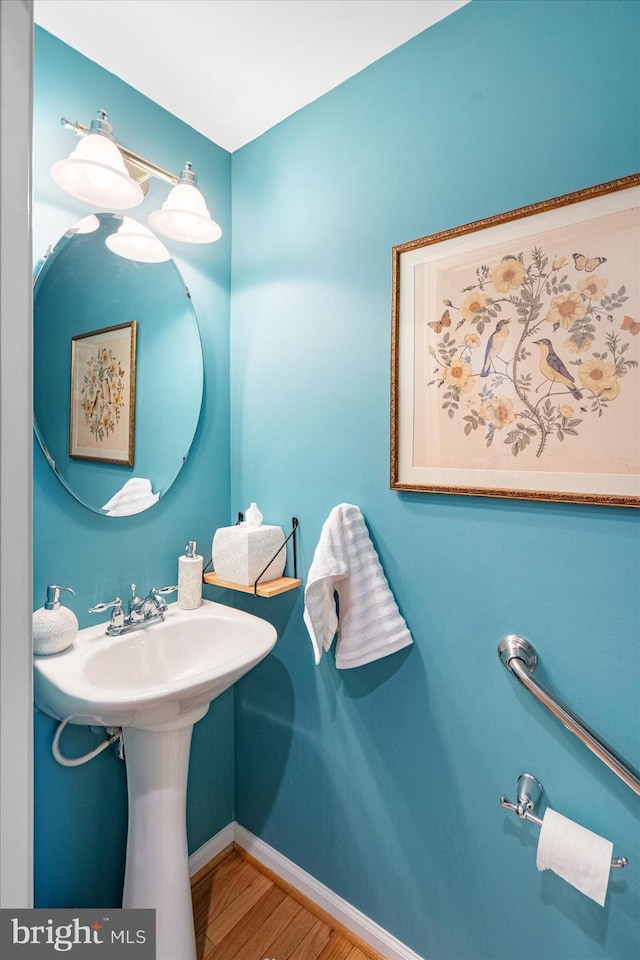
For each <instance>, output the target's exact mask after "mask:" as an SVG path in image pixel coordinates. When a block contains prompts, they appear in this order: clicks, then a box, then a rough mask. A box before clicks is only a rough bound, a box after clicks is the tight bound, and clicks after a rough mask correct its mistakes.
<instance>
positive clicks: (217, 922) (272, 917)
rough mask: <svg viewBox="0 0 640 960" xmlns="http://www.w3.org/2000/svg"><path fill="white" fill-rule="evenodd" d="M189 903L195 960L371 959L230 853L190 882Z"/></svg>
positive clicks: (371, 955)
mask: <svg viewBox="0 0 640 960" xmlns="http://www.w3.org/2000/svg"><path fill="white" fill-rule="evenodd" d="M292 893H293V894H294V895H293V896H292V895H291V894H292ZM192 900H193V914H194V921H195V930H196V942H197V951H198V960H377V954H375V953H374V952H370V951H369V950H368V949H367V948H366V947H365V948H364V949H362V947H363V945H362V944H359V945H356V943H355V941H354V940H351V939H350V938H349V937H348V936H346V935H345V932H344V931H341V930H338V929H335V928H334V927H333V926H332V924H331V920H330V918H328V917H326V915H319V914H317V913H315V912H314V911H313V910H312V909H308V906H312V905H310V904H307V905H305V903H304V898H302V902H301V901H299V900H297V899H295V891H292V890H291V889H290V888H288V889H287V888H285V885H282V886H281V885H280V884H279V883H278V882H277V879H276V878H274V877H273V876H272V875H268V874H267V873H263V872H262V871H261V870H260V869H258V867H257V866H256V865H255V864H254V863H252V862H250V861H249V860H248V859H246V858H245V857H244V856H242V855H241V854H240V853H239V852H238V851H236V850H230V851H229V853H228V855H225V856H224V857H223V858H222V859H219V860H218V861H217V862H216V863H215V864H214V865H213V867H212V868H211V869H210V870H209V871H208V872H207V871H206V870H205V871H202V872H201V873H200V874H198V876H196V877H195V878H194V880H193V882H192Z"/></svg>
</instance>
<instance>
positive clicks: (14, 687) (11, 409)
mask: <svg viewBox="0 0 640 960" xmlns="http://www.w3.org/2000/svg"><path fill="white" fill-rule="evenodd" d="M32 68H33V3H32V0H0V906H2V907H7V908H12V907H31V906H33V776H32V767H33V693H32V679H31V678H32V661H31V610H32V571H31V556H32V546H31V544H32V522H31V494H32V450H33V426H32V413H31V389H32V372H31V371H32V359H31V357H32V252H31V127H32V110H33V107H32V96H33V84H32V74H33V71H32Z"/></svg>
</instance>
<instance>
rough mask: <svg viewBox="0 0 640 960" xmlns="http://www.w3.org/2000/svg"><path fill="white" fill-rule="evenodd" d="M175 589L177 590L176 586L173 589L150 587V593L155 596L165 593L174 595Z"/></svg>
mask: <svg viewBox="0 0 640 960" xmlns="http://www.w3.org/2000/svg"><path fill="white" fill-rule="evenodd" d="M177 589H178V587H177V585H176V586H175V587H152V588H151V593H155V594H157V595H161V594H165V593H175V592H176V590H177Z"/></svg>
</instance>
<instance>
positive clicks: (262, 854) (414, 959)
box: [189, 821, 422, 960]
mask: <svg viewBox="0 0 640 960" xmlns="http://www.w3.org/2000/svg"><path fill="white" fill-rule="evenodd" d="M232 842H235V843H237V844H238V846H240V847H242V849H243V850H246V852H247V853H249V854H250V855H251V856H252V857H254V858H255V859H256V860H257V861H258V862H259V863H261V864H262V865H263V866H264V867H266V868H267V869H268V870H271V871H272V872H273V873H275V874H276V876H278V877H280V879H281V880H284V881H285V883H288V884H290V885H291V886H292V887H294V888H295V889H296V890H297V891H298V892H299V893H301V894H302V895H303V896H305V897H306V898H307V899H308V900H310V901H311V902H312V903H314V904H315V905H316V906H317V907H319V908H320V909H321V910H324V912H325V913H328V914H329V916H331V917H333V919H334V920H336V922H337V923H339V924H341V925H342V926H343V927H346V929H347V930H349V931H350V932H351V933H352V934H353V935H354V936H355V937H358V938H359V939H360V940H362V941H363V942H364V943H367V944H369V946H370V947H371V948H372V949H373V950H375V951H376V952H377V953H379V954H381V955H382V956H383V957H386V958H387V960H422V958H421V957H420V956H418V954H417V953H414V951H413V950H411V949H410V947H407V946H406V945H405V944H404V943H401V941H400V940H397V939H396V938H395V937H394V936H392V935H391V934H390V933H388V932H387V931H386V930H384V929H383V928H382V927H380V926H379V925H378V924H377V923H375V922H374V921H373V920H370V919H369V917H367V916H365V915H364V913H361V912H360V911H359V910H357V909H356V908H355V907H353V906H352V905H351V904H350V903H348V902H347V901H346V900H343V899H342V897H339V896H338V894H337V893H334V892H333V890H330V889H329V887H325V885H324V884H322V883H320V881H319V880H316V878H315V877H312V876H311V874H310V873H307V872H306V871H305V870H303V869H302V868H301V867H299V866H297V864H295V863H293V862H292V861H291V860H288V859H287V857H285V856H283V855H282V854H281V853H278V851H277V850H275V849H274V848H273V847H271V846H269V844H268V843H265V842H264V840H261V839H260V838H259V837H256V836H255V834H253V833H251V832H250V831H249V830H246V829H245V828H244V827H242V826H240V824H239V823H236V822H235V821H234V822H233V823H230V824H229V825H228V826H227V827H225V828H224V829H223V830H221V831H220V833H217V834H216V835H215V837H212V839H211V840H209V841H208V843H206V844H204V845H203V846H202V847H200V849H199V850H196V852H195V853H194V854H193V855H192V856H191V857H190V858H189V869H190V872H191V875H192V876H193V874H195V873H197V872H198V870H201V869H202V867H203V866H206V864H207V862H208V861H209V860H212V859H213V858H214V857H215V856H217V854H218V853H221V852H222V850H224V849H225V847H227V846H228V845H229V844H230V843H232Z"/></svg>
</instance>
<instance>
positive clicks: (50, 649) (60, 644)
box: [33, 583, 78, 656]
mask: <svg viewBox="0 0 640 960" xmlns="http://www.w3.org/2000/svg"><path fill="white" fill-rule="evenodd" d="M61 590H68V591H69V593H72V594H73V595H74V596H75V591H74V590H72V589H71V587H61V586H59V584H57V583H50V584H49V586H48V587H47V599H46V601H45V604H44V607H40V609H39V610H36V612H35V613H34V614H33V652H34V653H35V654H37V655H39V656H41V655H44V654H49V653H60V651H61V650H66V648H67V647H68V646H70V645H71V644H72V643H73V640H74V637H75V635H76V634H77V632H78V618H77V617H76V615H75V613H74V612H73V610H69V608H68V607H63V606H62V604H61V603H60V591H61Z"/></svg>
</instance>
